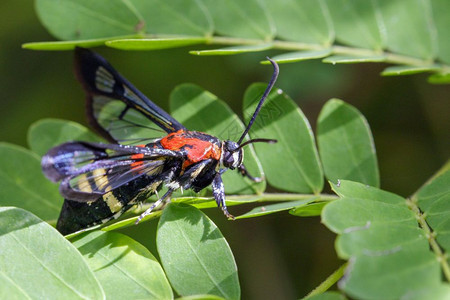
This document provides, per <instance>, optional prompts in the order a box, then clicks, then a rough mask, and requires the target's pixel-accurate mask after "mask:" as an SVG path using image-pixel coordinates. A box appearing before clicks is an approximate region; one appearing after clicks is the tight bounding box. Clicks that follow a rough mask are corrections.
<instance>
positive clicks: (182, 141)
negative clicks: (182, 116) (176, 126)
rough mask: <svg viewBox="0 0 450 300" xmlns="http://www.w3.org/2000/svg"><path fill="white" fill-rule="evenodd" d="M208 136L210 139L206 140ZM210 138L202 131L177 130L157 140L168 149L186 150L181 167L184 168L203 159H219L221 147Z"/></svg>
mask: <svg viewBox="0 0 450 300" xmlns="http://www.w3.org/2000/svg"><path fill="white" fill-rule="evenodd" d="M208 137H210V138H211V139H210V140H207V138H208ZM212 139H214V137H212V136H209V135H206V134H204V133H200V132H195V131H185V130H179V131H177V132H173V133H170V134H168V135H167V136H165V137H164V138H162V139H161V140H160V141H159V142H160V143H161V146H163V147H164V148H165V149H168V150H175V151H176V150H183V149H184V150H186V151H187V160H186V161H185V162H184V163H183V168H186V167H188V166H190V165H192V164H194V163H197V162H199V161H202V160H205V159H209V158H212V159H215V160H219V159H220V155H221V149H220V147H219V146H218V145H217V142H216V143H215V142H214V140H212ZM216 141H217V139H216Z"/></svg>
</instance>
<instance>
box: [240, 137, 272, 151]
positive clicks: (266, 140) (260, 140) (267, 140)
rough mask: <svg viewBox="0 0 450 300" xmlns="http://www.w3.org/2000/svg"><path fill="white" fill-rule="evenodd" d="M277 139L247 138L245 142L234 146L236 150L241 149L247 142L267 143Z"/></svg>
mask: <svg viewBox="0 0 450 300" xmlns="http://www.w3.org/2000/svg"><path fill="white" fill-rule="evenodd" d="M277 142H278V141H277V140H274V139H252V140H248V141H246V142H245V143H242V144H240V145H239V147H237V148H236V150H239V149H241V148H242V147H244V146H247V145H248V144H253V143H268V144H275V143H277ZM236 150H235V151H236Z"/></svg>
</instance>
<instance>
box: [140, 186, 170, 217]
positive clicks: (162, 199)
mask: <svg viewBox="0 0 450 300" xmlns="http://www.w3.org/2000/svg"><path fill="white" fill-rule="evenodd" d="M173 191H174V190H172V189H169V190H168V191H167V192H166V193H165V194H164V196H162V198H159V199H158V200H157V201H156V202H155V203H153V204H152V206H150V208H148V209H147V210H146V211H144V212H143V213H142V214H141V215H140V216H139V217H138V218H137V220H136V222H135V223H134V224H136V225H137V224H138V223H139V222H140V221H141V220H142V219H143V218H144V217H145V216H147V215H149V214H150V213H151V212H152V211H153V210H154V209H155V208H156V207H158V206H159V205H160V204H161V203H163V202H165V201H166V200H167V198H170V196H171V195H172V193H173Z"/></svg>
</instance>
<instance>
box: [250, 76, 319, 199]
mask: <svg viewBox="0 0 450 300" xmlns="http://www.w3.org/2000/svg"><path fill="white" fill-rule="evenodd" d="M265 88H266V85H265V84H254V85H251V86H250V87H249V88H248V89H247V91H246V92H245V96H244V109H243V114H244V118H245V120H246V122H249V120H250V119H251V117H252V115H253V112H254V111H255V108H256V105H257V104H258V101H259V100H260V97H261V95H262V93H263V92H264V90H265ZM250 135H251V136H252V138H273V139H277V140H278V143H276V144H265V143H255V145H254V146H255V149H256V151H257V153H258V157H259V158H260V159H261V163H262V165H263V168H264V170H265V172H266V177H267V181H268V182H269V183H270V184H271V185H272V186H274V187H276V188H278V189H281V190H286V191H290V192H299V193H310V192H313V193H318V192H320V191H321V190H322V187H323V174H322V169H321V167H320V163H319V157H318V154H317V149H316V147H315V143H314V137H313V133H312V131H311V126H310V125H309V123H308V120H307V119H306V117H305V115H304V114H303V112H302V111H301V110H300V109H299V108H298V106H297V105H296V104H295V103H294V102H293V101H292V99H290V98H289V97H288V96H287V95H286V94H285V93H283V92H282V91H281V90H279V89H275V90H273V91H272V92H271V93H270V94H269V96H268V98H267V100H266V102H265V103H264V105H263V107H262V109H261V111H260V113H259V115H258V117H257V118H256V120H255V123H254V124H253V127H252V129H251V130H250Z"/></svg>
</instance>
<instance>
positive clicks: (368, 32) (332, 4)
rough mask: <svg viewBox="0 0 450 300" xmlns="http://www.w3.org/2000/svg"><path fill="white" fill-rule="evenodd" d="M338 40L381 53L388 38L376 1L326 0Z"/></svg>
mask: <svg viewBox="0 0 450 300" xmlns="http://www.w3.org/2000/svg"><path fill="white" fill-rule="evenodd" d="M391 2H395V1H391ZM326 4H327V6H328V9H329V12H330V14H331V18H332V20H333V25H334V28H335V30H336V40H337V41H339V42H341V43H343V44H348V45H351V46H355V47H362V48H369V49H374V50H376V51H380V50H382V49H383V48H384V46H385V43H386V37H385V36H384V35H383V34H385V31H384V26H383V23H382V22H381V20H380V8H379V5H378V4H377V2H374V1H357V0H356V1H354V0H350V1H349V0H326Z"/></svg>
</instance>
